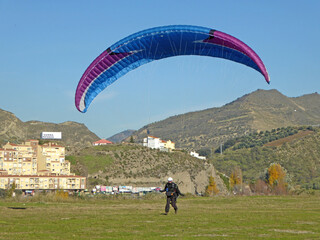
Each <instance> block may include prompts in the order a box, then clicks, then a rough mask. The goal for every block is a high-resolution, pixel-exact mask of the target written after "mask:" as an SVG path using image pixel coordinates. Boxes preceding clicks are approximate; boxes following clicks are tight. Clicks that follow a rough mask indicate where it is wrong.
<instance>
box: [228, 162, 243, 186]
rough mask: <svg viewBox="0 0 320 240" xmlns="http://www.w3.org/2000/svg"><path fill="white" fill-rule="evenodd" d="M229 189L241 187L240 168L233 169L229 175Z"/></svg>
mask: <svg viewBox="0 0 320 240" xmlns="http://www.w3.org/2000/svg"><path fill="white" fill-rule="evenodd" d="M229 181H230V187H231V188H232V189H233V188H235V187H236V186H241V185H242V171H241V169H240V167H235V168H234V169H233V171H232V172H231V175H230V180H229Z"/></svg>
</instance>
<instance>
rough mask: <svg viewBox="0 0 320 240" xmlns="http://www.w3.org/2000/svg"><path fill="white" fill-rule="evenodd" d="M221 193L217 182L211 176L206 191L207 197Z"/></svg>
mask: <svg viewBox="0 0 320 240" xmlns="http://www.w3.org/2000/svg"><path fill="white" fill-rule="evenodd" d="M218 192H219V189H218V188H217V184H216V181H215V179H214V177H212V176H210V177H209V185H208V186H207V189H206V195H207V196H213V195H214V194H217V193H218Z"/></svg>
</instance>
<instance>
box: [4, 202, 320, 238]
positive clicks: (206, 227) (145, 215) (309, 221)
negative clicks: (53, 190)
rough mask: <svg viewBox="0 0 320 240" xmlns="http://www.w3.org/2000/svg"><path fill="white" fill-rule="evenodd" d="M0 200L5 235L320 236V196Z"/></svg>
mask: <svg viewBox="0 0 320 240" xmlns="http://www.w3.org/2000/svg"><path fill="white" fill-rule="evenodd" d="M164 205H165V199H164V198H163V196H161V197H160V196H151V197H149V199H148V198H146V199H88V200H81V199H80V200H71V199H66V200H64V201H51V202H44V201H35V200H28V201H24V200H20V201H14V202H13V201H9V200H8V199H6V200H2V201H1V200H0V239H10V240H11V239H320V197H319V196H253V197H214V198H206V197H188V198H181V199H179V200H178V207H179V211H178V214H174V211H172V210H173V209H172V208H171V209H170V213H169V215H167V216H166V215H163V214H162V213H163V211H164Z"/></svg>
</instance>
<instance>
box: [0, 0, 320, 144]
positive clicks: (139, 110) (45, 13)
mask: <svg viewBox="0 0 320 240" xmlns="http://www.w3.org/2000/svg"><path fill="white" fill-rule="evenodd" d="M319 9H320V1H318V0H313V1H312V0H308V1H298V0H296V1H293V0H291V1H256V0H253V1H246V0H244V1H236V0H233V1H228V0H225V1H213V0H207V1H194V0H192V1H189V0H183V1H172V0H163V1H150V0H139V1H132V0H128V1H121V0H117V1H106V0H105V1H81V0H75V1H66V0H61V1H58V0H56V1H43V0H40V1H36V0H33V1H15V0H10V1H9V0H8V1H5V0H0V30H1V31H0V32H1V35H0V82H1V85H0V108H1V109H4V110H7V111H10V112H13V113H14V114H15V115H16V116H17V117H18V118H20V119H21V120H22V121H29V120H39V121H46V122H54V123H61V122H65V121H76V122H80V123H84V124H85V125H86V126H87V127H88V128H89V129H90V130H91V131H93V132H94V133H96V134H97V135H98V136H99V137H101V138H107V137H110V136H111V135H113V134H116V133H118V132H121V131H123V130H126V129H139V128H141V127H143V126H144V125H146V124H148V123H151V122H155V121H159V120H162V119H165V118H167V117H169V116H172V115H176V114H180V113H185V112H189V111H196V110H202V109H205V108H210V107H217V106H222V105H223V104H226V103H228V102H230V101H233V100H235V99H236V98H238V97H241V96H242V95H244V94H247V93H250V92H252V91H255V90H257V89H277V90H278V91H280V92H281V93H283V94H284V95H286V96H289V97H296V96H300V95H303V94H308V93H313V92H319V90H320V81H319V77H318V75H319V68H320V57H319V56H320V44H319V42H320V27H319V24H320V14H319ZM175 24H187V25H198V26H204V27H209V28H213V29H217V30H220V31H223V32H225V33H228V34H230V35H233V36H235V37H237V38H239V39H240V40H242V41H244V42H245V43H247V44H248V45H249V46H250V47H251V48H253V49H254V50H255V51H256V52H257V53H258V55H259V56H260V57H261V58H262V60H263V61H264V63H265V65H266V67H267V69H268V72H269V74H270V77H271V84H270V85H267V84H266V82H265V81H264V79H263V76H262V75H261V74H259V73H258V72H256V71H255V70H253V69H250V68H248V67H246V66H244V65H240V64H237V63H233V62H230V61H227V60H222V59H214V58H208V57H176V58H169V59H165V60H161V61H155V62H152V63H150V64H146V65H143V66H141V67H140V68H138V69H136V70H134V71H132V72H130V73H128V74H127V75H125V76H124V77H122V78H121V79H119V80H118V81H116V82H115V83H114V84H112V85H111V86H110V87H108V88H107V89H106V90H104V91H103V92H102V93H101V94H100V95H99V96H98V97H97V98H96V99H95V100H94V101H93V102H92V104H91V105H90V108H89V110H88V112H87V113H85V114H83V113H80V112H78V111H77V109H76V107H75V106H74V93H75V89H76V87H77V84H78V81H79V79H80V77H81V76H82V74H83V72H84V71H85V69H86V68H87V66H88V65H89V64H90V63H91V62H92V61H93V60H94V59H95V58H96V57H97V56H98V55H99V54H100V53H101V52H102V51H103V50H105V49H106V48H108V47H109V46H110V45H112V44H113V43H115V42H116V41H118V40H120V39H122V38H124V37H126V36H128V35H130V34H132V33H135V32H137V31H140V30H144V29H147V28H151V27H157V26H163V25H175Z"/></svg>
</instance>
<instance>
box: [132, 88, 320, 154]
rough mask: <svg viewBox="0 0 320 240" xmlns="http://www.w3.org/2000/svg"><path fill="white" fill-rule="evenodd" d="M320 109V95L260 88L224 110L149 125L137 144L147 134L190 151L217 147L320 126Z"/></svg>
mask: <svg viewBox="0 0 320 240" xmlns="http://www.w3.org/2000/svg"><path fill="white" fill-rule="evenodd" d="M310 102H312V103H313V104H310ZM318 106H320V95H319V94H318V93H312V94H304V95H302V96H300V97H294V98H292V97H287V96H285V95H283V94H282V93H280V92H279V91H278V90H275V89H271V90H261V89H258V90H256V91H254V92H252V93H248V94H245V95H243V96H242V97H239V98H237V99H236V100H234V101H232V102H230V103H227V104H225V105H223V106H222V107H214V108H208V109H204V110H200V111H195V112H189V113H185V114H180V115H176V116H172V117H169V118H167V119H164V120H162V121H158V122H155V123H151V124H148V125H146V126H144V127H142V128H140V129H139V130H137V132H136V133H134V134H133V137H134V139H135V141H136V142H141V141H142V139H143V138H144V137H146V136H147V135H153V136H157V137H160V138H162V139H164V140H168V139H170V140H172V141H174V142H175V143H176V146H177V147H178V148H184V149H188V150H198V149H201V148H216V147H217V146H219V145H220V144H221V143H223V142H224V141H226V140H228V139H230V138H233V137H237V136H242V135H245V134H248V133H250V132H255V131H261V130H262V131H263V130H271V129H273V128H278V127H286V126H299V125H318V124H320V107H318ZM126 141H129V139H128V138H127V139H126Z"/></svg>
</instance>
